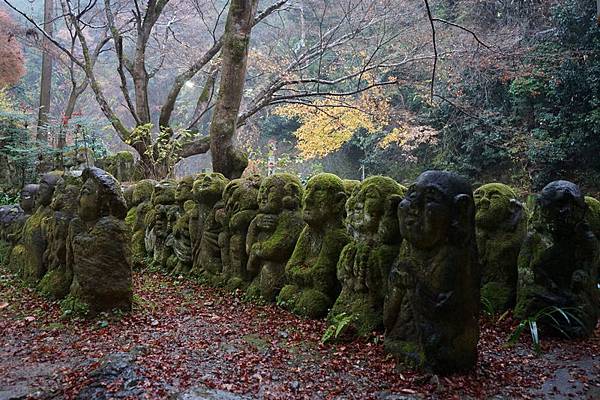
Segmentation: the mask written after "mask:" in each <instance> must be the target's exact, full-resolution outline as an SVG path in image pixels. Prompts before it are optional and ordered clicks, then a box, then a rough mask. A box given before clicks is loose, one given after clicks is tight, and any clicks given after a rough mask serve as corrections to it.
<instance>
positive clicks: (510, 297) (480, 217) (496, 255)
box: [473, 183, 527, 313]
mask: <svg viewBox="0 0 600 400" xmlns="http://www.w3.org/2000/svg"><path fill="white" fill-rule="evenodd" d="M473 195H474V198H475V208H476V214H475V224H476V230H475V231H476V234H477V249H478V252H479V264H480V266H481V298H482V302H485V303H486V304H487V306H488V307H491V308H493V311H494V312H500V313H501V312H504V311H506V310H507V309H509V308H512V307H514V305H515V301H516V297H517V275H518V273H517V258H518V257H519V251H520V249H521V244H522V243H523V240H524V239H525V233H526V229H527V215H526V212H525V210H524V207H523V205H522V204H521V203H520V202H519V201H518V200H517V195H516V193H515V192H514V191H513V190H512V189H511V188H510V187H509V186H506V185H504V184H502V183H488V184H486V185H483V186H481V187H479V188H478V189H477V190H476V191H475V192H474V193H473Z"/></svg>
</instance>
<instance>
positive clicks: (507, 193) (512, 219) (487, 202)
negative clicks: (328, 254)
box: [473, 183, 523, 230]
mask: <svg viewBox="0 0 600 400" xmlns="http://www.w3.org/2000/svg"><path fill="white" fill-rule="evenodd" d="M473 197H474V199H475V208H476V210H477V212H476V214H475V223H476V225H477V227H478V228H482V229H486V230H496V229H502V230H514V229H515V227H516V226H517V224H518V223H519V222H520V221H521V220H522V218H523V205H522V204H521V203H520V202H519V201H518V200H517V194H516V193H515V192H514V190H512V188H511V187H510V186H507V185H505V184H502V183H488V184H486V185H483V186H480V187H479V188H478V189H477V190H475V192H474V193H473Z"/></svg>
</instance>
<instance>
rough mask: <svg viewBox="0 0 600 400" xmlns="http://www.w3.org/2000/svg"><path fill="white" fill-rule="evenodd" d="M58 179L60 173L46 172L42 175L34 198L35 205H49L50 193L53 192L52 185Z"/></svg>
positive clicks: (54, 184)
mask: <svg viewBox="0 0 600 400" xmlns="http://www.w3.org/2000/svg"><path fill="white" fill-rule="evenodd" d="M59 179H60V175H59V174H55V173H47V174H44V175H42V179H41V180H40V185H39V188H38V193H37V196H36V200H35V204H36V206H37V207H40V206H43V207H47V206H49V205H50V202H52V195H53V194H54V187H55V186H56V184H57V183H58V180H59Z"/></svg>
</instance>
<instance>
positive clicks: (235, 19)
mask: <svg viewBox="0 0 600 400" xmlns="http://www.w3.org/2000/svg"><path fill="white" fill-rule="evenodd" d="M257 5H258V0H232V2H231V5H230V6H229V14H228V15H227V22H226V24H225V33H224V40H223V49H222V50H221V54H222V61H221V83H220V86H219V95H218V97H217V102H216V104H215V110H214V113H213V118H212V121H211V124H210V150H211V153H212V164H213V170H214V171H215V172H220V173H222V174H223V175H225V176H226V177H228V178H230V179H234V178H239V177H240V176H241V175H242V172H244V169H245V168H246V166H247V165H248V159H247V156H246V155H245V154H244V153H243V152H242V151H241V150H240V149H237V148H236V147H235V143H234V139H235V131H236V124H237V117H238V112H239V110H240V104H241V102H242V96H243V91H244V83H245V81H246V64H247V61H248V47H249V43H250V32H251V30H252V22H253V21H254V17H255V15H256V8H257Z"/></svg>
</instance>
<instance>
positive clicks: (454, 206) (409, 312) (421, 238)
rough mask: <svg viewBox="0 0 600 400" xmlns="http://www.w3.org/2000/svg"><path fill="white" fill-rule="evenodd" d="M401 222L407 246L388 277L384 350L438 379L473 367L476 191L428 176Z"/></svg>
mask: <svg viewBox="0 0 600 400" xmlns="http://www.w3.org/2000/svg"><path fill="white" fill-rule="evenodd" d="M398 217H399V222H400V232H401V234H402V237H403V238H404V243H403V244H402V246H401V250H400V254H399V257H398V260H397V262H396V263H395V265H394V266H393V267H392V271H391V273H390V278H389V279H390V281H389V287H388V296H387V298H386V305H385V310H384V318H385V328H386V334H385V348H386V350H387V351H388V352H390V353H391V354H393V355H394V356H396V357H398V358H399V360H400V361H401V362H403V363H406V364H409V365H411V366H414V367H418V368H423V369H426V370H430V371H432V372H434V373H439V374H447V373H452V372H456V371H462V370H468V369H470V368H473V367H474V366H475V363H476V361H477V342H478V339H479V323H478V313H479V280H480V279H479V268H478V265H477V247H476V243H475V218H474V217H475V211H474V202H473V193H472V189H471V185H470V184H469V183H468V182H467V181H466V180H464V179H463V178H462V177H460V176H458V175H455V174H453V173H450V172H445V171H427V172H424V173H423V174H421V175H420V176H419V177H418V178H417V181H416V182H415V183H414V184H413V185H412V186H411V187H410V188H409V189H408V192H407V194H406V197H405V198H404V200H402V201H401V202H400V205H399V207H398Z"/></svg>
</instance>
